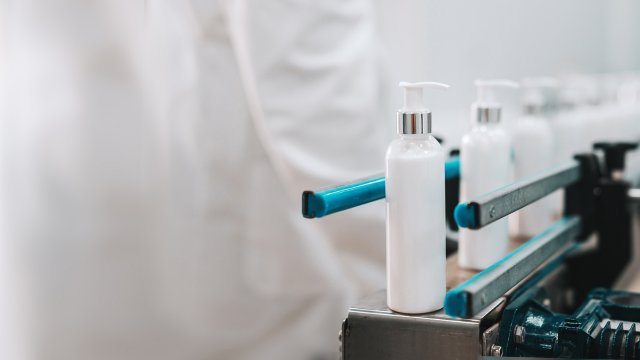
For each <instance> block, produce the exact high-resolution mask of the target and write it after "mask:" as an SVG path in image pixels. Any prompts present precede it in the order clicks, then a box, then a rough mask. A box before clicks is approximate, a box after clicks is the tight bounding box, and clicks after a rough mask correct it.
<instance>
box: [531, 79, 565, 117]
mask: <svg viewBox="0 0 640 360" xmlns="http://www.w3.org/2000/svg"><path fill="white" fill-rule="evenodd" d="M559 86H560V82H559V81H558V79H556V78H553V77H538V78H525V79H523V80H522V87H523V88H524V95H523V97H522V104H523V107H524V113H525V114H529V115H540V114H542V113H544V112H545V111H546V110H548V104H549V102H548V101H547V97H546V96H545V93H544V89H545V88H548V89H556V88H558V87H559Z"/></svg>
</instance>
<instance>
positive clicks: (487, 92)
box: [471, 79, 520, 122]
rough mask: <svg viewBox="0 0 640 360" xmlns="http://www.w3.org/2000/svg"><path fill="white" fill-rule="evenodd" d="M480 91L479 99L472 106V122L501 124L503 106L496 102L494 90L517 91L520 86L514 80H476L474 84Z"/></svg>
mask: <svg viewBox="0 0 640 360" xmlns="http://www.w3.org/2000/svg"><path fill="white" fill-rule="evenodd" d="M473 84H474V85H475V86H476V89H477V90H478V98H477V100H476V102H475V103H473V104H472V105H471V119H472V122H473V121H474V120H475V121H477V122H499V121H500V109H501V105H500V103H499V102H498V101H497V100H496V97H495V94H494V92H493V89H494V88H496V87H506V88H513V89H517V88H518V87H520V85H519V84H518V83H517V82H515V81H512V80H505V79H494V80H476V81H474V83H473Z"/></svg>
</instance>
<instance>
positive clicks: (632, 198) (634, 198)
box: [627, 189, 640, 205]
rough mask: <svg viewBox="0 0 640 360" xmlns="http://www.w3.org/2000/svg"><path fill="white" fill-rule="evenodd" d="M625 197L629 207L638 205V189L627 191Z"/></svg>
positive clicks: (639, 203) (639, 202) (639, 192)
mask: <svg viewBox="0 0 640 360" xmlns="http://www.w3.org/2000/svg"><path fill="white" fill-rule="evenodd" d="M627 197H628V198H629V202H630V203H631V205H640V189H629V191H628V192H627Z"/></svg>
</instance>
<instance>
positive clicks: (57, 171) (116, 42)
mask: <svg viewBox="0 0 640 360" xmlns="http://www.w3.org/2000/svg"><path fill="white" fill-rule="evenodd" d="M3 5H4V6H3V7H4V8H5V9H6V10H7V12H5V14H8V15H5V16H4V18H5V23H4V24H3V27H4V29H5V30H6V31H5V32H4V35H3V39H4V41H3V43H2V53H3V56H4V59H3V63H4V64H3V65H4V71H3V77H2V78H3V79H4V80H3V90H4V91H3V99H2V103H1V104H2V109H1V110H2V113H1V114H2V115H1V116H2V118H1V121H2V141H3V142H2V176H3V179H4V180H5V181H4V182H3V184H2V186H3V192H2V195H3V206H4V209H5V210H10V211H5V213H6V212H9V214H7V219H8V220H7V221H6V223H8V224H10V226H7V227H6V228H4V229H1V230H2V231H3V235H4V236H3V240H4V242H5V243H6V244H8V245H9V246H7V252H9V253H10V254H12V256H13V255H15V258H16V261H15V263H16V264H15V265H12V266H13V270H12V271H15V272H19V273H20V274H21V277H20V278H19V279H14V280H16V281H14V282H17V283H18V284H16V285H15V287H11V288H7V290H10V291H9V293H5V294H7V298H8V297H11V299H12V300H13V301H14V305H16V306H15V309H16V311H17V312H16V314H17V315H16V316H14V318H16V319H17V321H16V322H18V321H20V320H22V322H24V323H25V324H26V325H24V327H25V329H24V331H21V332H20V334H21V335H22V336H23V340H24V343H23V342H19V344H23V347H24V349H23V350H24V351H25V353H26V354H28V356H29V357H31V358H34V359H47V360H56V359H65V360H73V359H198V360H199V359H331V358H335V356H336V353H337V347H338V342H337V331H338V329H339V326H340V322H341V320H342V319H343V318H344V316H345V315H346V311H347V308H348V306H349V305H350V304H352V303H353V302H355V301H356V300H357V298H358V297H359V296H361V295H364V294H366V293H368V292H371V291H374V290H376V289H381V288H383V287H384V258H385V256H384V210H383V207H382V206H383V204H382V203H377V204H371V205H368V206H364V207H361V208H358V209H354V210H351V211H349V212H345V213H344V214H340V215H337V216H334V217H330V218H327V219H322V220H313V221H311V220H305V219H303V218H302V216H301V214H300V196H301V192H302V190H303V189H306V188H316V187H319V186H324V185H328V184H335V183H339V182H343V181H346V180H351V179H354V178H358V177H363V176H367V175H371V174H373V173H376V172H380V171H382V169H383V159H384V149H385V145H386V141H385V136H384V129H386V128H387V124H386V120H388V119H385V118H384V114H387V113H388V112H387V111H386V105H387V104H386V101H385V98H386V97H385V93H384V92H383V91H382V89H385V88H388V87H389V84H387V82H386V81H385V76H384V71H382V69H383V67H382V65H381V64H382V63H381V61H380V56H379V52H378V49H379V47H378V44H377V40H376V39H377V36H376V25H375V17H374V11H373V8H372V4H371V3H370V2H369V1H364V0H347V1H306V0H297V1H290V0H289V1H285V0H277V1H275V0H274V1H259V0H233V1H222V0H221V1H212V0H193V1H186V0H184V1H164V0H147V1H130V0H128V1H125V0H120V1H91V2H87V1H80V0H64V1H49V0H46V1H45V0H20V1H14V2H8V1H5V3H4V4H3ZM9 10H10V12H9ZM18 270H19V271H18ZM17 280H19V281H17ZM8 286H9V285H7V284H5V287H8ZM18 305H19V306H18ZM19 315H20V316H19ZM21 316H22V317H21ZM25 319H26V320H27V321H24V320H25ZM0 334H2V332H0Z"/></svg>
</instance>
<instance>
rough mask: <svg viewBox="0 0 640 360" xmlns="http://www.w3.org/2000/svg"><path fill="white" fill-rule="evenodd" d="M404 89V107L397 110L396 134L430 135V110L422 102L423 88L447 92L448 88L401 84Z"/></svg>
mask: <svg viewBox="0 0 640 360" xmlns="http://www.w3.org/2000/svg"><path fill="white" fill-rule="evenodd" d="M399 86H400V87H401V88H402V89H404V106H403V107H402V108H401V109H400V110H398V134H402V135H407V134H428V133H431V110H429V109H428V108H427V107H426V106H425V105H424V101H423V96H422V92H423V89H424V88H435V89H440V90H447V89H448V88H449V87H450V86H449V85H447V84H442V83H437V82H416V83H409V82H401V83H400V84H399Z"/></svg>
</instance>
